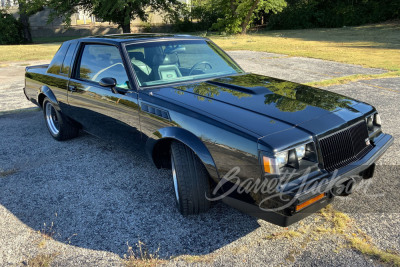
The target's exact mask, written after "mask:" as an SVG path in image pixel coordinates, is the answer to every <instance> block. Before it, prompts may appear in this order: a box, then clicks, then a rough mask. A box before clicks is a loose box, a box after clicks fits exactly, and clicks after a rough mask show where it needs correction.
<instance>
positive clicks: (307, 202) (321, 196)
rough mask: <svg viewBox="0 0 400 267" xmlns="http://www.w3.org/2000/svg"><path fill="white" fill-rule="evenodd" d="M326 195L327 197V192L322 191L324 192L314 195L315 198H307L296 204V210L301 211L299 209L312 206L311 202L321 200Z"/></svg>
mask: <svg viewBox="0 0 400 267" xmlns="http://www.w3.org/2000/svg"><path fill="white" fill-rule="evenodd" d="M324 197H325V193H322V194H320V195H318V196H316V197H313V198H311V199H309V200H307V201H306V202H303V203H301V204H299V205H297V206H296V211H299V210H301V209H304V208H305V207H308V206H310V205H311V204H313V203H315V202H317V201H318V200H320V199H322V198H324Z"/></svg>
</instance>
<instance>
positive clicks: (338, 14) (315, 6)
mask: <svg viewBox="0 0 400 267" xmlns="http://www.w3.org/2000/svg"><path fill="white" fill-rule="evenodd" d="M287 2H288V6H287V8H285V9H284V10H283V12H281V13H279V14H276V15H272V16H271V17H270V20H269V27H270V28H273V29H299V28H316V27H326V28H333V27H343V26H356V25H361V24H366V23H376V22H382V21H385V20H390V19H396V18H399V15H400V11H399V10H400V2H399V1H398V0H381V1H375V0H353V1H349V0H288V1H287Z"/></svg>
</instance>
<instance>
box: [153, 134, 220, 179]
mask: <svg viewBox="0 0 400 267" xmlns="http://www.w3.org/2000/svg"><path fill="white" fill-rule="evenodd" d="M154 136H157V137H159V139H157V140H156V139H152V138H149V139H148V140H147V142H146V151H147V153H148V155H149V156H150V157H151V158H152V159H153V160H154V154H153V153H154V149H155V148H156V146H157V144H160V143H161V142H166V141H171V140H177V141H179V142H182V143H183V144H185V145H186V146H188V147H189V148H190V149H191V150H192V151H193V152H194V153H195V154H196V155H197V157H199V159H200V160H201V162H202V163H203V165H204V166H205V167H206V169H207V171H208V173H209V174H210V176H211V178H212V179H213V180H215V181H218V179H219V175H218V170H217V167H216V164H215V162H214V159H213V157H212V156H211V153H210V151H209V150H208V148H207V147H206V146H205V144H204V143H203V142H202V141H201V140H200V139H199V138H198V137H197V136H196V135H194V134H193V133H191V132H189V131H187V130H185V129H182V128H178V127H165V128H162V129H159V130H158V131H157V132H155V133H154Z"/></svg>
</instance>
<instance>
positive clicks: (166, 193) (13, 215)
mask: <svg viewBox="0 0 400 267" xmlns="http://www.w3.org/2000/svg"><path fill="white" fill-rule="evenodd" d="M230 54H231V55H232V56H233V57H234V58H235V59H237V61H238V62H239V63H240V64H241V65H242V67H243V68H244V69H245V70H247V71H252V72H255V73H260V74H264V75H269V76H273V77H278V78H286V79H289V80H293V81H296V82H309V81H318V80H323V79H329V77H338V76H345V75H350V74H356V73H363V74H365V73H382V72H384V71H383V70H379V69H366V68H362V67H360V66H355V65H348V64H341V63H336V62H329V61H323V60H317V59H306V58H298V57H287V56H284V55H277V54H271V53H259V52H250V51H232V52H230ZM36 63H38V62H34V64H36ZM40 63H42V62H40ZM26 64H29V62H28V63H13V64H11V65H10V66H6V67H3V68H0V75H2V74H3V75H2V77H0V78H2V79H3V84H2V85H1V87H0V97H1V102H0V112H3V115H1V116H0V136H1V139H0V192H1V193H0V266H15V265H17V266H18V265H25V264H26V263H28V262H29V260H30V259H31V260H32V259H35V257H37V256H38V255H39V256H40V255H45V256H46V255H47V256H49V258H50V259H51V260H50V262H51V265H54V266H81V265H83V264H84V265H89V266H110V265H113V266H117V265H123V261H122V258H123V256H124V254H126V253H127V250H128V245H127V244H129V246H133V250H134V251H137V249H136V246H135V244H138V242H139V241H140V242H143V243H144V244H146V248H147V249H148V251H149V252H150V253H153V254H156V255H158V257H159V258H160V259H167V260H169V261H163V262H161V263H163V264H166V265H184V264H188V263H196V264H199V265H202V264H205V265H209V264H215V265H224V266H231V265H233V264H235V265H248V264H252V265H261V264H262V265H273V266H276V265H285V266H310V265H312V266H320V265H331V266H333V265H334V266H338V265H343V266H349V265H352V266H376V265H382V264H383V263H381V262H380V261H378V260H376V259H375V258H373V257H370V256H367V255H364V254H362V253H360V252H359V251H356V250H354V249H352V248H351V247H350V246H349V240H347V239H346V238H345V236H344V234H343V233H340V231H339V232H335V231H325V230H326V229H328V230H329V228H326V227H325V226H326V225H327V224H329V221H327V219H326V218H327V217H326V216H325V217H324V215H323V214H315V215H312V216H310V217H308V218H306V219H305V220H303V221H302V222H300V223H297V224H295V225H293V226H290V227H289V228H288V229H285V228H281V227H278V226H275V225H272V224H269V223H267V222H265V221H262V220H257V219H255V218H252V217H250V216H247V215H245V214H241V213H240V212H238V211H236V210H234V209H232V208H230V207H228V206H226V205H224V204H221V203H217V204H215V205H214V206H213V208H212V209H211V210H210V211H209V212H208V213H206V214H202V215H200V216H189V217H182V216H181V215H180V214H179V213H178V211H177V210H176V208H175V207H174V205H173V204H172V203H173V201H174V200H173V191H172V190H173V189H172V188H173V187H172V184H171V183H172V181H171V179H170V174H169V172H168V171H166V170H158V169H156V168H155V167H153V166H152V164H151V163H150V162H149V161H148V160H147V157H146V156H145V154H144V152H143V151H142V150H141V149H138V148H135V147H127V146H122V145H119V144H115V143H108V142H106V141H103V140H99V139H97V138H95V137H92V136H89V135H85V134H83V135H81V136H80V137H79V138H76V139H74V140H70V141H66V142H57V141H55V140H53V139H52V138H51V137H50V135H49V134H48V132H47V129H46V126H45V124H44V120H43V116H42V113H41V112H40V111H34V110H29V112H18V113H14V111H15V110H21V109H25V108H30V107H32V105H31V104H30V103H29V102H28V101H27V100H26V99H25V98H24V97H23V95H22V94H21V93H20V92H22V91H21V90H22V86H23V71H24V65H26ZM4 73H7V75H4ZM4 81H5V82H4ZM326 89H327V90H331V91H334V92H339V93H342V94H345V95H348V96H351V97H354V98H357V99H360V100H364V101H366V102H368V103H371V104H373V105H374V106H375V107H376V108H377V109H378V110H379V111H380V113H381V116H382V119H383V123H384V131H386V132H388V133H390V134H392V135H394V136H395V138H396V140H395V143H394V145H393V146H392V147H391V148H390V150H389V151H388V152H387V153H386V154H385V155H384V156H383V157H382V158H381V159H380V161H379V162H378V167H377V173H376V176H375V177H374V179H372V180H373V181H374V183H372V186H371V187H370V189H369V190H373V192H378V193H381V194H383V195H382V196H381V197H379V196H372V197H371V196H370V195H369V198H368V197H366V195H367V194H365V193H364V192H362V191H360V192H358V191H357V192H356V193H355V194H354V195H352V196H351V200H350V201H347V200H346V199H339V198H338V200H337V201H336V202H335V204H334V208H335V209H338V210H340V211H343V212H345V213H346V214H347V215H348V216H349V218H350V219H351V221H349V223H351V227H354V229H355V230H357V231H358V230H359V231H361V232H362V233H363V234H365V235H368V238H367V237H366V238H367V239H368V240H369V239H371V240H370V242H371V243H373V244H375V245H376V246H377V247H378V248H380V249H383V250H391V251H394V253H399V252H400V206H399V199H400V198H399V192H400V180H399V173H400V172H399V165H400V161H399V159H398V155H399V153H398V151H399V149H400V142H399V140H400V127H399V126H398V114H399V113H400V106H399V100H400V91H399V90H400V79H398V78H395V79H394V78H393V79H379V80H370V81H364V82H356V83H351V84H346V85H341V86H331V87H328V88H326ZM14 93H17V95H14ZM11 110H14V111H13V112H9V111H11ZM4 111H6V112H4ZM9 113H11V114H9ZM0 114H1V113H0ZM372 180H371V181H372ZM371 188H372V189H371ZM369 192H371V191H369ZM389 209H390V211H388V210H389ZM324 227H325V228H324ZM318 229H320V230H321V229H325V230H324V231H322V230H321V231H320V230H318Z"/></svg>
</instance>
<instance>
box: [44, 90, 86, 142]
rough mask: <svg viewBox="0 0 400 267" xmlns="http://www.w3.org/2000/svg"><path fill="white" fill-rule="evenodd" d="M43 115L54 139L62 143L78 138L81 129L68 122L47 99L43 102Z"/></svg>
mask: <svg viewBox="0 0 400 267" xmlns="http://www.w3.org/2000/svg"><path fill="white" fill-rule="evenodd" d="M43 113H44V119H45V122H46V126H47V129H48V130H49V132H50V134H51V136H53V138H54V139H56V140H58V141H62V140H67V139H71V138H74V137H76V136H78V133H79V129H78V128H77V127H76V126H74V125H72V124H71V123H70V122H68V121H67V120H66V118H65V116H64V115H63V114H62V113H61V112H60V111H58V110H57V109H56V108H55V107H54V105H53V103H51V102H50V100H49V99H48V98H47V97H46V98H45V99H44V100H43Z"/></svg>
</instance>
